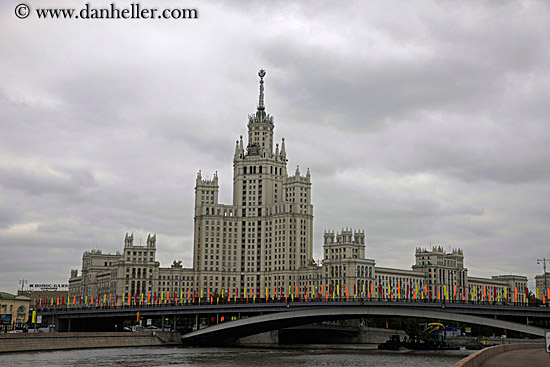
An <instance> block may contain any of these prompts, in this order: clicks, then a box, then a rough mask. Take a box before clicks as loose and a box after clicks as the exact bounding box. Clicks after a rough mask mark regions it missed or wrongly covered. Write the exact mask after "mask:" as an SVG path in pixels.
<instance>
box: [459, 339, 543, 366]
mask: <svg viewBox="0 0 550 367" xmlns="http://www.w3.org/2000/svg"><path fill="white" fill-rule="evenodd" d="M533 350H536V351H537V353H536V355H535V354H534V353H533ZM526 352H527V353H526ZM541 352H542V353H541ZM527 356H530V357H531V358H533V357H534V358H533V360H532V361H530V363H527V359H526V357H527ZM547 361H548V357H547V354H546V351H545V344H544V343H519V344H503V345H497V346H494V347H489V348H485V349H482V350H480V351H478V352H476V353H474V354H472V355H470V356H468V357H466V358H464V359H462V360H460V361H458V362H457V363H455V364H454V365H453V367H479V366H502V367H505V366H506V367H507V366H520V365H525V366H543V365H544V364H545V362H547ZM490 362H491V363H490ZM493 362H494V363H493Z"/></svg>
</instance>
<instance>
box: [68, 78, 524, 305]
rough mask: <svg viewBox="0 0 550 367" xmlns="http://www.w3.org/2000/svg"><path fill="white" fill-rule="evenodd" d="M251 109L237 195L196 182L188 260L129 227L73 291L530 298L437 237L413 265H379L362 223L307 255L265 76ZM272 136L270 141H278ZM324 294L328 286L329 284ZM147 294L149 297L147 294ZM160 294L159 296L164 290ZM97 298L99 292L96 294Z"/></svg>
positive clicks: (303, 220) (518, 280)
mask: <svg viewBox="0 0 550 367" xmlns="http://www.w3.org/2000/svg"><path fill="white" fill-rule="evenodd" d="M258 75H259V77H260V96H259V102H258V106H257V108H256V112H255V113H254V114H252V115H249V116H248V136H247V141H246V147H245V142H244V141H243V136H241V137H240V138H239V139H238V140H237V141H236V144H235V153H234V156H233V202H232V203H231V204H220V203H219V200H218V194H219V177H218V173H217V172H216V173H214V174H213V175H212V178H207V177H203V174H202V172H201V171H199V172H198V174H197V177H196V183H195V205H194V237H193V268H183V267H182V265H181V261H179V262H176V261H174V263H173V264H172V266H171V267H170V268H162V267H160V264H159V262H158V261H156V260H155V258H156V236H155V235H154V236H148V238H147V245H146V246H141V245H134V243H133V235H130V236H129V235H128V234H127V235H126V238H125V241H124V249H123V252H122V253H120V252H117V253H116V254H104V253H102V252H101V251H99V250H92V251H90V252H88V251H87V252H85V253H84V256H83V257H82V271H81V275H78V270H73V271H72V272H71V278H70V279H69V297H71V298H72V299H74V296H76V297H84V296H86V295H91V294H94V295H98V296H99V295H101V294H103V295H104V297H103V298H104V299H105V297H106V296H105V295H106V294H116V295H123V296H124V299H127V300H128V299H130V298H132V299H134V300H135V299H136V298H141V297H144V298H145V300H147V302H150V299H153V300H156V299H157V293H160V294H161V295H162V296H161V297H166V298H167V297H168V296H169V295H172V297H176V296H177V295H179V297H180V298H182V297H183V298H186V297H185V295H188V297H193V298H195V296H196V297H199V296H200V295H204V296H206V295H208V294H210V295H213V296H215V295H222V294H224V295H228V294H230V295H231V296H237V295H255V296H260V297H262V298H263V297H265V296H266V295H269V296H270V297H272V296H274V295H281V296H291V295H292V296H305V295H306V294H308V295H309V296H310V297H311V296H312V295H313V294H314V293H315V294H316V295H317V296H319V293H324V295H325V297H328V296H331V297H335V295H338V296H339V297H342V296H344V297H348V296H349V297H360V296H364V297H367V296H368V297H369V298H371V297H389V298H390V299H393V298H401V297H413V294H414V297H415V298H425V297H426V298H434V299H443V298H446V299H454V300H495V299H496V300H499V299H501V298H503V297H508V299H510V295H511V294H512V293H511V292H513V295H514V298H513V299H516V297H517V300H518V302H524V301H525V299H526V290H527V288H526V285H527V278H526V277H524V276H519V275H498V276H493V277H492V278H478V277H470V276H468V269H466V268H465V267H464V255H463V252H462V250H461V249H454V250H452V251H449V252H446V251H445V250H444V249H443V247H441V246H434V247H432V248H431V249H428V250H426V249H421V248H417V249H416V254H415V256H416V263H415V264H414V265H413V266H412V268H411V269H395V268H387V267H380V266H376V263H375V260H374V259H369V258H367V256H366V247H367V245H366V241H365V232H364V231H362V230H356V231H353V230H352V229H347V228H346V229H342V231H341V232H336V234H335V232H334V231H331V230H329V231H325V234H324V245H323V260H322V263H321V264H317V263H316V262H315V261H314V260H313V205H312V203H311V174H310V172H309V169H306V174H305V175H302V174H301V172H300V168H299V167H296V170H295V171H294V175H292V176H291V175H289V174H288V171H287V162H288V160H287V151H286V144H285V139H284V138H282V139H281V143H280V145H279V143H275V137H274V130H275V124H274V119H273V116H270V115H269V114H267V112H266V108H265V102H264V100H265V98H264V77H265V75H266V73H265V71H264V70H263V69H262V70H260V72H259V73H258ZM274 144H275V147H274ZM327 292H328V293H330V295H329V294H328V293H327ZM151 294H152V295H153V296H151ZM166 298H164V299H166ZM96 299H97V297H96Z"/></svg>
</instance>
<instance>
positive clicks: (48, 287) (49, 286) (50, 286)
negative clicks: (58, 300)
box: [29, 283, 69, 292]
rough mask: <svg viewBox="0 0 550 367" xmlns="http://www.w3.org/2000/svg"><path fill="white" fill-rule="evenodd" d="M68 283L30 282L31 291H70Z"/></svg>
mask: <svg viewBox="0 0 550 367" xmlns="http://www.w3.org/2000/svg"><path fill="white" fill-rule="evenodd" d="M68 290H69V285H68V284H55V283H42V284H29V291H41V292H45V291H68Z"/></svg>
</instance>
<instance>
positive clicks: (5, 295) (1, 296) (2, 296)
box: [0, 292, 15, 299]
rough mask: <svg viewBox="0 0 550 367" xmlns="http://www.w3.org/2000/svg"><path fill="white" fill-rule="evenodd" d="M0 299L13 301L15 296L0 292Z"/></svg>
mask: <svg viewBox="0 0 550 367" xmlns="http://www.w3.org/2000/svg"><path fill="white" fill-rule="evenodd" d="M0 298H2V299H15V294H11V293H7V292H0Z"/></svg>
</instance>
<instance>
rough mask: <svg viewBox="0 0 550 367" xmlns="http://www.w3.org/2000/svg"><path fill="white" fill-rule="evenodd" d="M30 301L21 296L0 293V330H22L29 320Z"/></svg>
mask: <svg viewBox="0 0 550 367" xmlns="http://www.w3.org/2000/svg"><path fill="white" fill-rule="evenodd" d="M30 303H31V300H30V298H29V297H26V296H22V295H17V296H16V295H13V294H10V293H6V292H0V330H1V329H2V328H3V327H6V328H10V329H14V328H24V327H25V326H26V325H27V321H28V319H29V308H30Z"/></svg>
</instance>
